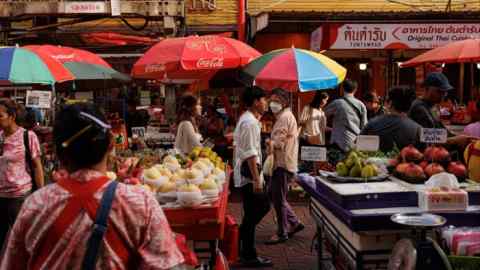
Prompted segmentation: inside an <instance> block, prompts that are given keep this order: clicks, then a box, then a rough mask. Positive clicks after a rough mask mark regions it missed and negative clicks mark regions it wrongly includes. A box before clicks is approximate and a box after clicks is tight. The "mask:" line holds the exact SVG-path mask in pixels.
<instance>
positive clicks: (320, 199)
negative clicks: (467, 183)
mask: <svg viewBox="0 0 480 270" xmlns="http://www.w3.org/2000/svg"><path fill="white" fill-rule="evenodd" d="M298 183H299V184H300V185H301V186H302V188H303V189H304V190H305V191H306V192H307V193H308V194H309V195H310V197H311V199H310V213H311V215H312V217H313V218H314V220H315V221H316V225H317V240H318V245H317V251H318V258H319V264H318V269H322V266H323V262H324V261H325V260H328V261H331V262H332V263H334V264H336V265H337V266H338V265H340V267H342V266H343V267H342V268H343V269H379V268H383V269H384V268H385V266H386V264H387V263H388V259H389V256H390V253H391V251H392V248H393V246H394V244H395V243H396V241H398V240H399V239H401V238H404V237H406V236H407V235H408V234H409V233H410V231H409V230H408V229H406V228H405V227H402V226H399V225H398V224H395V223H393V222H392V221H391V220H390V217H391V216H392V215H393V214H396V213H420V212H424V211H425V210H423V209H422V208H420V207H419V206H418V198H419V196H418V195H417V192H418V190H416V189H415V188H417V189H418V186H419V185H411V184H408V183H406V182H403V181H401V180H397V179H390V178H389V179H387V180H385V181H384V182H380V183H379V182H377V183H366V182H363V183H348V184H342V183H332V182H331V181H328V180H327V179H325V178H322V177H318V176H317V177H313V176H310V175H307V174H303V175H300V176H299V178H298ZM479 195H480V192H479V191H478V190H477V191H473V190H472V191H469V192H468V198H469V206H468V207H467V208H466V209H465V210H462V211H438V212H435V213H436V214H438V215H441V216H443V217H445V218H446V219H447V220H448V223H447V225H454V226H479V225H480V201H479ZM326 250H328V251H329V253H330V254H331V256H330V257H329V258H324V256H325V255H326V254H325V253H326V252H325V251H326Z"/></svg>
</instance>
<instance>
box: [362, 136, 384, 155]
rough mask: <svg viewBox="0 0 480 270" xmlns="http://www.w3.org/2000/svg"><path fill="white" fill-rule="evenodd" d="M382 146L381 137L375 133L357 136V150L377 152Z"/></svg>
mask: <svg viewBox="0 0 480 270" xmlns="http://www.w3.org/2000/svg"><path fill="white" fill-rule="evenodd" d="M379 148H380V138H379V137H378V136H374V135H359V136H357V150H359V151H365V152H376V151H378V149H379Z"/></svg>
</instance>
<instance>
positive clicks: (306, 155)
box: [300, 146, 327, 161]
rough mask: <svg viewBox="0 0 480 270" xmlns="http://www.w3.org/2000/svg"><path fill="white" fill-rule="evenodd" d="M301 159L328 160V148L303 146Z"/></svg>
mask: <svg viewBox="0 0 480 270" xmlns="http://www.w3.org/2000/svg"><path fill="white" fill-rule="evenodd" d="M300 159H301V160H303V161H326V160H327V148H325V147H318V146H302V148H301V151H300Z"/></svg>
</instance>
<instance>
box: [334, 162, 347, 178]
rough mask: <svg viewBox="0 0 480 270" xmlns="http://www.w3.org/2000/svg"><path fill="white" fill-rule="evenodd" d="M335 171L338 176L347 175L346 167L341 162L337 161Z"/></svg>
mask: <svg viewBox="0 0 480 270" xmlns="http://www.w3.org/2000/svg"><path fill="white" fill-rule="evenodd" d="M336 171H337V174H338V176H347V175H348V167H347V165H345V163H343V162H339V163H337V166H336Z"/></svg>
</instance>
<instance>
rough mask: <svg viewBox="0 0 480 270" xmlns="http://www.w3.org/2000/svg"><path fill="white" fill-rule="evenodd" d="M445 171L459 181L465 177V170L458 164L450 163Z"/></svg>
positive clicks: (463, 166)
mask: <svg viewBox="0 0 480 270" xmlns="http://www.w3.org/2000/svg"><path fill="white" fill-rule="evenodd" d="M447 171H448V172H449V173H451V174H453V175H455V176H456V177H457V178H460V179H465V178H466V177H467V168H466V167H465V165H463V164H462V163H460V162H450V164H449V165H448V168H447Z"/></svg>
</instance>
